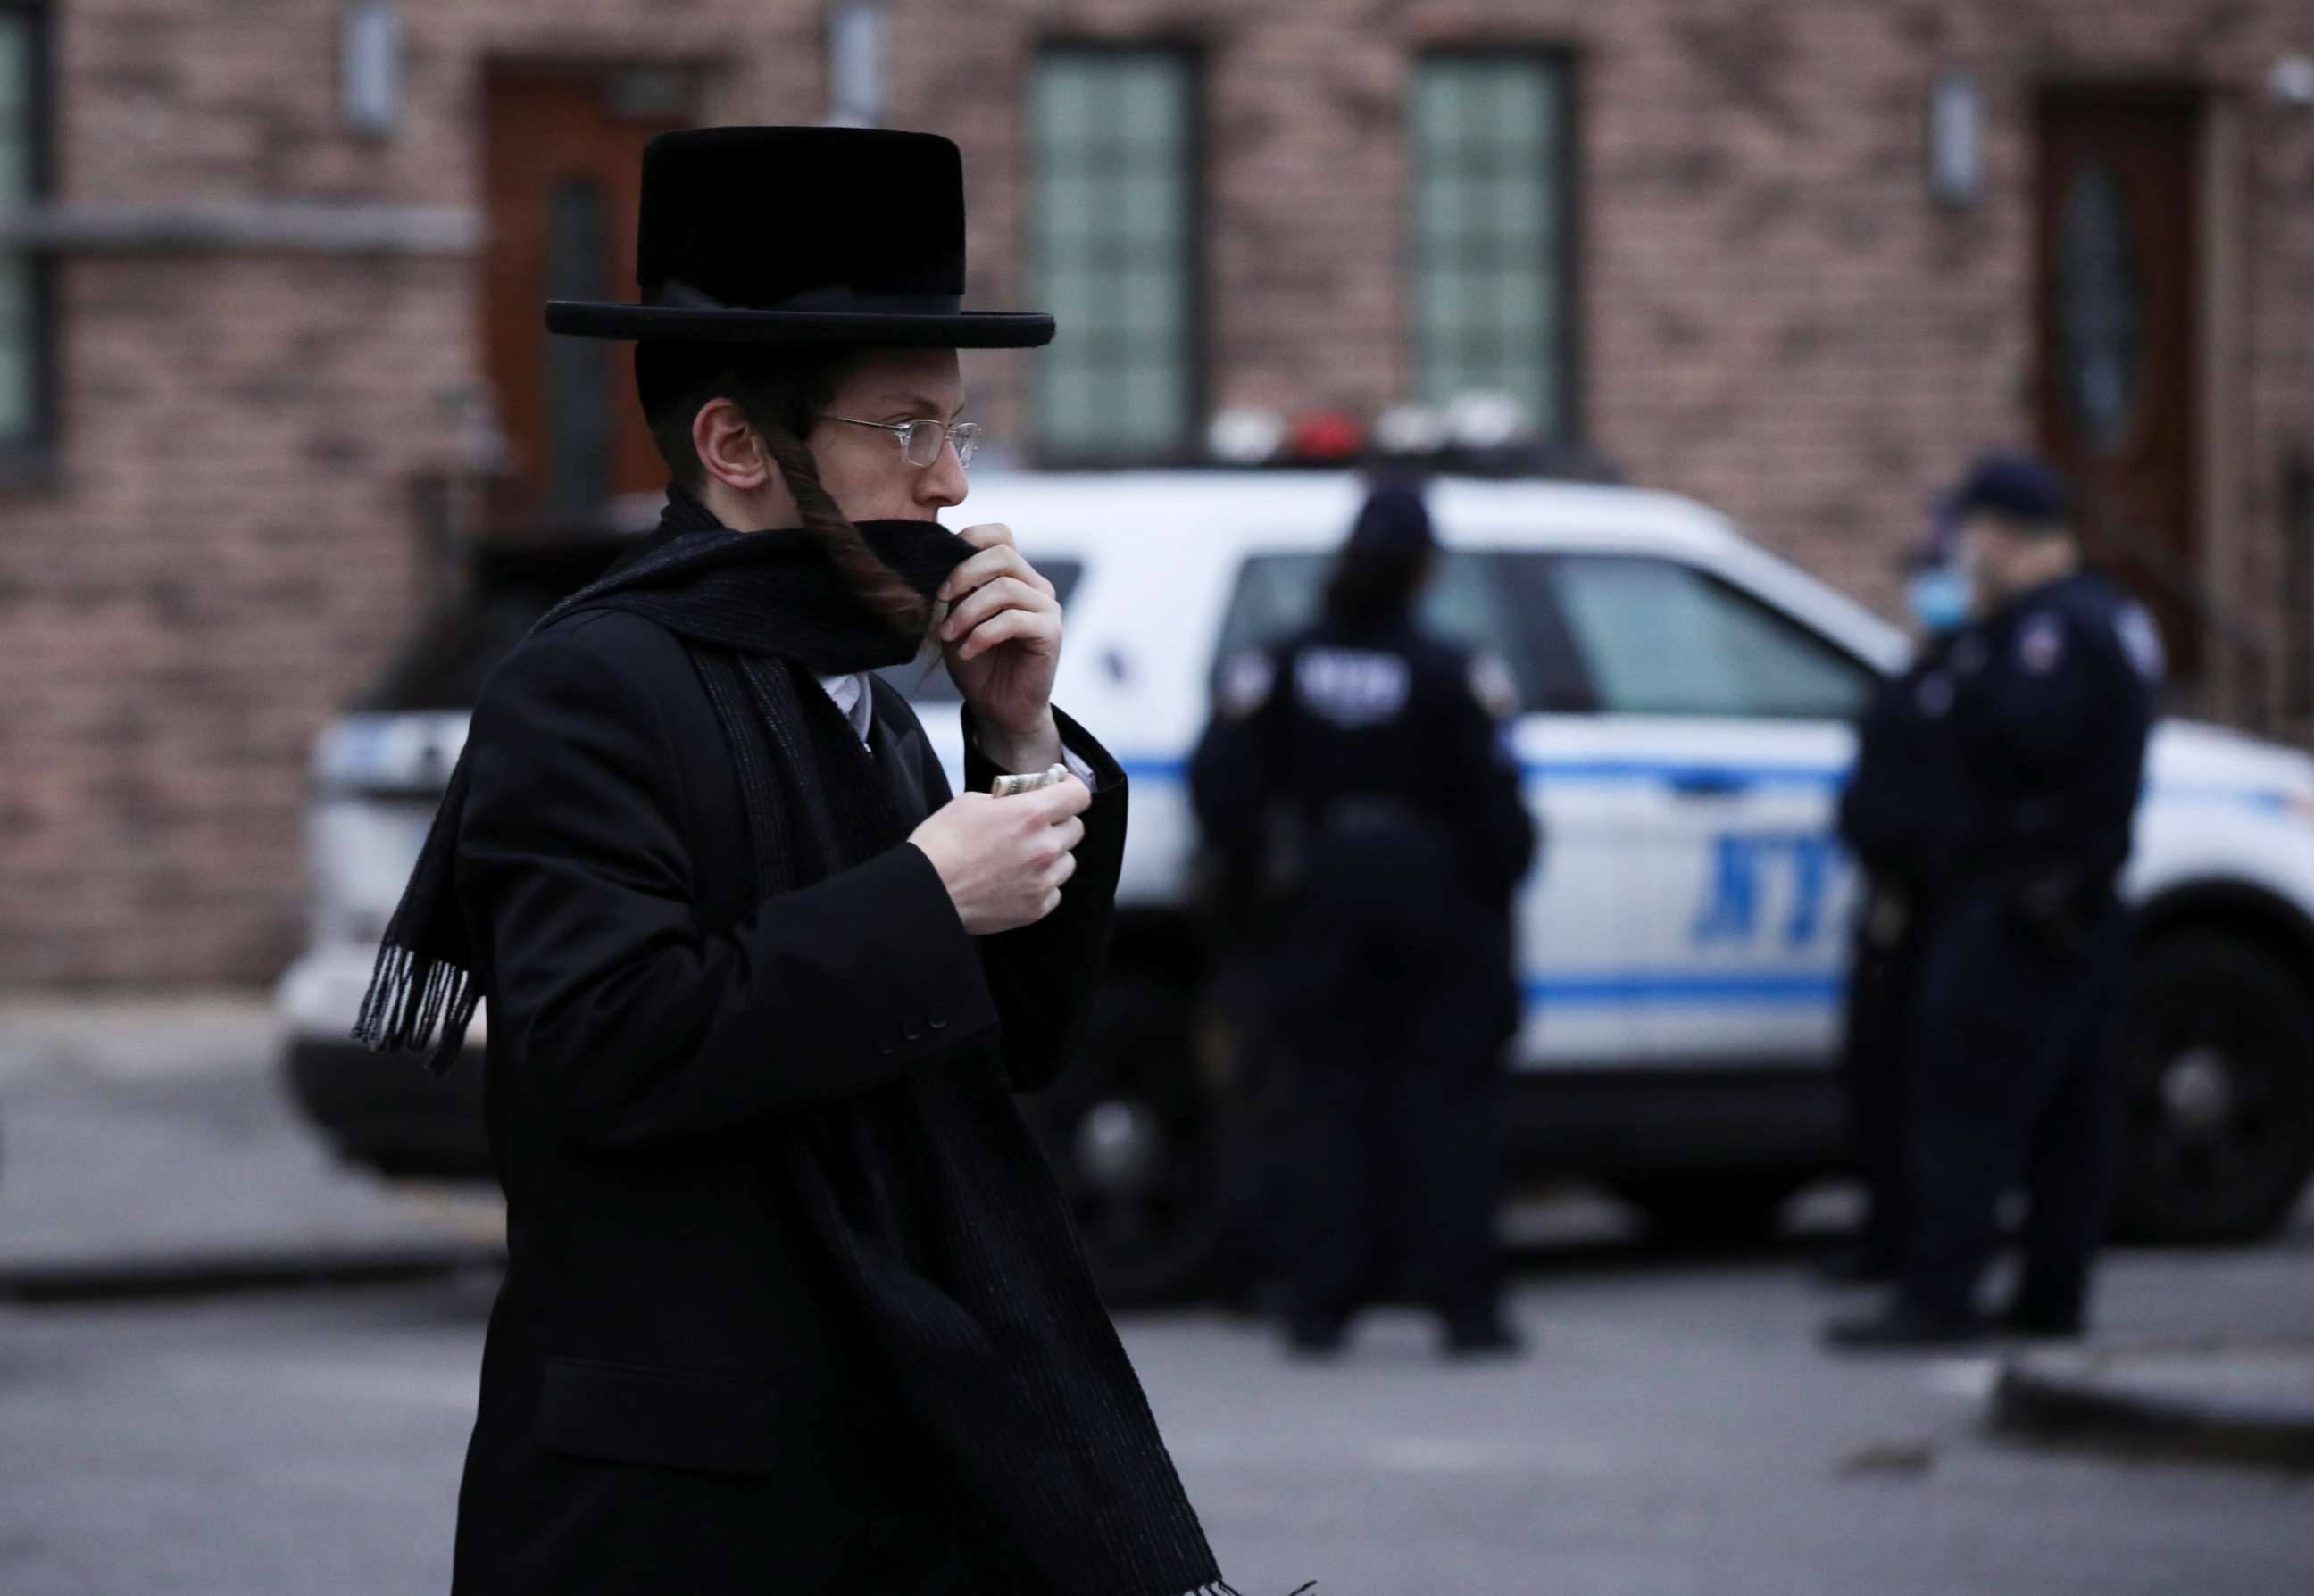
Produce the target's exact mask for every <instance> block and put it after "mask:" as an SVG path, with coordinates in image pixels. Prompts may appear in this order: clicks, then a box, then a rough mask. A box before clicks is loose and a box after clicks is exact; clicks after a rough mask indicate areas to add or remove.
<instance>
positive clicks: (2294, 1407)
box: [1992, 1341, 2314, 1470]
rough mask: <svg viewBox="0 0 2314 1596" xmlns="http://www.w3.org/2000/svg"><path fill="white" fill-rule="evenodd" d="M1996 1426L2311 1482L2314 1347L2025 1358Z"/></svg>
mask: <svg viewBox="0 0 2314 1596" xmlns="http://www.w3.org/2000/svg"><path fill="white" fill-rule="evenodd" d="M1992 1423H1993V1425H1994V1427H1995V1428H1997V1429H2000V1430H2004V1431H2008V1432H2009V1433H2015V1434H2019V1435H2025V1436H2029V1437H2031V1438H2033V1439H2036V1440H2041V1441H2050V1442H2066V1443H2070V1444H2074V1445H2085V1446H2093V1447H2100V1448H2106V1449H2111V1450H2114V1451H2126V1452H2131V1453H2136V1454H2140V1455H2152V1456H2160V1457H2169V1458H2182V1459H2201V1460H2207V1461H2216V1462H2229V1463H2248V1464H2257V1465H2261V1466H2265V1467H2268V1468H2287V1469H2293V1470H2314V1341H2264V1342H2189V1343H2170V1344H2156V1345H2141V1346H2130V1347H2112V1348H2097V1349H2081V1348H2064V1349H2053V1350H2048V1351H2040V1352H2033V1353H2027V1354H2023V1355H2022V1356H2019V1357H2018V1358H2016V1359H2014V1360H2012V1361H2011V1362H2009V1363H2008V1364H2007V1365H2006V1366H2005V1367H2004V1368H2003V1369H2002V1370H2001V1371H2000V1379H1999V1380H1998V1381H1996V1383H1995V1384H1994V1387H1993V1391H1992Z"/></svg>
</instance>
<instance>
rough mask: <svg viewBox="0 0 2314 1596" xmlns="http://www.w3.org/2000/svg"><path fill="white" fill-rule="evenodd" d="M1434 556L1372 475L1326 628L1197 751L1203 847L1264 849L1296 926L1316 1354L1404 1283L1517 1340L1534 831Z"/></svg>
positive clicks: (1460, 1316)
mask: <svg viewBox="0 0 2314 1596" xmlns="http://www.w3.org/2000/svg"><path fill="white" fill-rule="evenodd" d="M1434 554H1435V543H1434V542H1433V539H1432V534H1431V527H1430V517H1429V515H1428V512H1427V511H1426V508H1425V507H1424V504H1423V501H1422V498H1421V496H1420V494H1419V492H1418V490H1417V489H1414V488H1412V487H1411V486H1409V485H1405V484H1400V483H1385V484H1383V485H1382V486H1380V487H1378V488H1376V489H1374V491H1373V495H1372V497H1371V498H1369V499H1368V501H1367V502H1366V504H1365V507H1364V508H1363V510H1362V511H1361V512H1360V514H1359V516H1358V518H1357V522H1356V525H1355V527H1354V528H1353V530H1352V532H1351V533H1350V536H1349V540H1348V542H1347V544H1346V545H1345V547H1344V548H1343V550H1342V551H1341V553H1340V555H1339V556H1338V560H1337V561H1336V563H1335V566H1334V569H1333V572H1332V575H1331V578H1330V580H1329V584H1328V586H1327V588H1326V592H1325V603H1324V613H1323V615H1322V617H1321V618H1320V620H1319V622H1317V623H1316V624H1315V625H1314V626H1312V627H1310V628H1309V629H1307V630H1303V631H1301V632H1298V633H1296V634H1294V635H1293V636H1291V637H1288V638H1286V639H1283V640H1280V641H1276V642H1274V643H1272V644H1270V645H1268V646H1267V647H1264V648H1258V649H1253V650H1249V651H1247V652H1245V653H1243V654H1241V655H1240V656H1238V657H1235V658H1232V659H1231V660H1229V661H1227V662H1225V664H1224V666H1223V679H1222V682H1221V684H1220V692H1219V695H1218V701H1217V704H1216V710H1215V715H1214V721H1213V723H1212V725H1211V726H1210V727H1208V728H1207V730H1206V736H1205V737H1204V739H1203V740H1202V741H1201V742H1200V744H1199V745H1198V748H1197V754H1196V756H1195V758H1194V759H1193V761H1192V763H1191V765H1190V772H1189V778H1190V783H1191V789H1192V793H1193V796H1194V798H1195V800H1196V803H1197V813H1198V816H1199V819H1200V820H1201V822H1202V823H1203V824H1204V825H1205V827H1206V836H1207V839H1208V842H1209V843H1211V844H1212V845H1213V846H1214V848H1215V850H1216V851H1218V852H1220V853H1221V854H1222V855H1223V857H1231V858H1237V859H1241V860H1245V859H1260V860H1265V861H1266V863H1265V865H1264V866H1263V868H1264V869H1266V870H1267V873H1268V875H1269V877H1270V878H1271V880H1272V881H1273V882H1274V883H1275V884H1276V887H1277V895H1278V896H1279V898H1280V900H1281V907H1282V910H1283V913H1284V917H1285V930H1284V932H1283V935H1282V936H1281V937H1280V939H1279V945H1278V948H1277V950H1276V955H1275V957H1274V958H1273V959H1272V961H1271V962H1270V966H1269V969H1270V977H1269V981H1268V983H1267V985H1268V995H1269V1001H1270V1005H1271V1019H1272V1024H1271V1026H1270V1027H1269V1043H1268V1045H1269V1047H1270V1049H1271V1050H1272V1054H1273V1058H1272V1061H1271V1063H1272V1067H1273V1068H1276V1069H1277V1070H1280V1071H1283V1074H1284V1077H1285V1082H1284V1096H1285V1099H1286V1102H1287V1105H1288V1107H1287V1110H1286V1113H1285V1124H1284V1125H1283V1127H1282V1133H1281V1134H1280V1135H1279V1136H1278V1137H1277V1138H1276V1147H1277V1150H1278V1158H1279V1164H1280V1167H1279V1168H1278V1170H1277V1173H1278V1175H1279V1176H1280V1177H1281V1178H1280V1179H1279V1180H1278V1181H1277V1182H1276V1186H1275V1188H1274V1189H1275V1190H1276V1195H1277V1196H1278V1198H1279V1201H1278V1204H1277V1209H1278V1213H1279V1219H1280V1223H1281V1226H1282V1230H1283V1238H1282V1239H1283V1240H1284V1242H1285V1245H1284V1246H1283V1247H1281V1248H1277V1249H1276V1253H1277V1255H1278V1256H1279V1257H1281V1259H1282V1261H1283V1264H1284V1267H1285V1274H1286V1277H1287V1278H1286V1283H1285V1284H1286V1330H1287V1335H1288V1339H1289V1341H1290V1343H1291V1344H1292V1345H1293V1346H1294V1347H1295V1348H1296V1349H1298V1350H1300V1351H1303V1352H1305V1353H1326V1352H1331V1351H1334V1350H1336V1349H1338V1347H1339V1346H1340V1345H1341V1344H1342V1341H1343V1338H1344V1336H1345V1333H1346V1330H1347V1325H1348V1322H1349V1319H1350V1318H1351V1316H1352V1314H1353V1313H1354V1312H1355V1311H1356V1309H1358V1308H1359V1307H1360V1306H1361V1305H1363V1304H1364V1303H1365V1302H1366V1301H1371V1300H1373V1298H1375V1297H1376V1296H1378V1295H1380V1294H1382V1293H1383V1292H1388V1291H1391V1290H1392V1289H1393V1288H1395V1289H1396V1290H1397V1291H1398V1292H1402V1293H1404V1294H1406V1295H1409V1296H1411V1297H1412V1298H1414V1299H1415V1300H1417V1301H1421V1302H1423V1303H1425V1304H1426V1305H1427V1306H1429V1307H1431V1308H1432V1309H1435V1311H1436V1312H1437V1313H1438V1314H1439V1315H1440V1316H1441V1317H1442V1318H1443V1320H1444V1330H1445V1344H1446V1346H1447V1348H1448V1349H1449V1350H1450V1351H1454V1352H1464V1353H1476V1352H1496V1351H1508V1350H1514V1349H1515V1346H1516V1341H1515V1337H1514V1336H1512V1335H1511V1333H1510V1331H1509V1329H1508V1328H1507V1327H1506V1325H1505V1324H1504V1322H1503V1319H1502V1317H1501V1314H1500V1310H1499V1304H1498V1300H1497V1299H1498V1292H1499V1281H1498V1271H1497V1259H1496V1249H1495V1241H1494V1210H1495V1202H1496V1195H1497V1184H1498V1181H1497V1168H1498V1165H1499V1162H1500V1160H1499V1155H1498V1152H1497V1140H1498V1138H1499V1135H1500V1104H1499V1101H1498V1098H1499V1084H1500V1059H1501V1052H1502V1048H1503V1045H1504V1043H1505V1042H1506V1039H1507V1038H1508V1037H1509V1036H1510V1034H1511V1032H1512V1031H1513V1030H1514V1029H1515V1026H1516V1023H1517V1018H1518V1013H1519V1001H1518V990H1517V986H1516V983H1515V974H1514V967H1513V961H1512V946H1511V922H1510V910H1511V895H1512V889H1513V888H1514V887H1515V886H1516V884H1517V882H1518V880H1519V878H1520V877H1522V876H1524V874H1525V872H1526V869H1527V867H1528V865H1529V863H1530V862H1531V860H1532V856H1533V852H1534V846H1535V836H1534V827H1533V824H1532V820H1531V819H1530V818H1529V816H1528V815H1527V811H1526V807H1525V805H1524V802H1523V801H1522V799H1521V795H1520V790H1519V775H1518V769H1517V766H1516V763H1515V761H1514V760H1513V759H1512V757H1511V755H1510V754H1509V752H1508V750H1507V747H1506V741H1505V738H1504V736H1503V732H1502V726H1501V722H1502V721H1503V720H1504V719H1506V718H1507V717H1508V716H1509V715H1510V714H1511V713H1513V712H1514V710H1515V692H1514V691H1513V689H1512V687H1511V685H1510V679H1509V675H1508V673H1507V671H1506V670H1505V669H1504V667H1503V666H1502V665H1501V664H1500V662H1499V661H1495V660H1492V659H1488V658H1484V657H1481V658H1476V659H1474V658H1473V657H1471V655H1470V654H1468V653H1466V652H1464V651H1463V650H1462V649H1459V648H1454V647H1453V646H1451V645H1449V644H1447V643H1444V642H1442V641H1440V640H1438V639H1434V638H1432V637H1431V636H1429V635H1428V634H1427V633H1426V632H1425V631H1424V630H1421V629H1420V628H1419V627H1418V625H1417V624H1416V622H1415V619H1414V613H1413V612H1414V605H1415V601H1416V599H1417V597H1418V595H1419V594H1420V592H1421V590H1422V587H1423V586H1424V583H1425V582H1426V579H1427V578H1428V576H1429V574H1430V570H1431V566H1432V560H1433V557H1434Z"/></svg>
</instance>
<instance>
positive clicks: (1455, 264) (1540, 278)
mask: <svg viewBox="0 0 2314 1596" xmlns="http://www.w3.org/2000/svg"><path fill="white" fill-rule="evenodd" d="M1560 72H1561V69H1560V67H1559V66H1557V65H1556V64H1555V63H1552V62H1550V61H1547V60H1539V59H1516V58H1514V59H1507V60H1506V59H1477V58H1472V57H1457V56H1435V57H1426V58H1425V59H1423V60H1422V61H1421V62H1420V63H1419V65H1418V67H1417V69H1416V77H1415V84H1414V93H1413V96H1412V98H1413V113H1412V121H1413V126H1412V128H1411V129H1410V137H1411V142H1412V145H1413V155H1414V172H1413V183H1414V193H1413V199H1412V216H1411V222H1412V225H1413V227H1414V229H1415V241H1414V242H1415V248H1414V251H1413V255H1414V260H1415V275H1416V282H1415V285H1414V292H1413V295H1412V299H1413V307H1414V315H1413V322H1414V325H1413V329H1412V331H1413V334H1414V339H1415V350H1416V358H1415V369H1416V371H1417V372H1418V375H1419V379H1420V382H1421V384H1422V391H1421V395H1420V396H1421V397H1422V398H1424V399H1426V400H1429V401H1433V402H1443V401H1449V400H1452V399H1453V398H1454V397H1455V396H1456V395H1458V394H1461V393H1463V392H1469V391H1470V390H1471V389H1474V388H1489V389H1497V390H1501V391H1503V392H1508V393H1511V394H1513V395H1515V397H1516V398H1518V399H1519V400H1520V401H1521V402H1522V403H1523V404H1524V405H1525V406H1526V408H1527V410H1528V412H1529V413H1530V414H1531V415H1532V416H1533V417H1534V418H1535V419H1536V422H1537V424H1538V426H1539V427H1540V428H1541V429H1542V430H1543V431H1544V432H1545V434H1546V435H1547V434H1549V433H1550V431H1551V430H1552V429H1554V428H1556V426H1557V424H1558V419H1559V418H1558V415H1557V407H1556V404H1555V402H1554V400H1553V396H1554V395H1555V394H1556V392H1558V389H1559V382H1560V367H1561V366H1562V365H1563V363H1564V359H1565V357H1564V353H1563V350H1562V348H1561V342H1560V338H1559V332H1560V329H1561V327H1562V325H1563V322H1564V317H1563V316H1562V315H1561V313H1560V307H1559V293H1560V278H1559V271H1558V261H1557V258H1556V256H1557V251H1558V249H1559V237H1560V216H1561V212H1562V209H1563V207H1564V206H1565V203H1566V198H1565V195H1564V193H1563V191H1562V188H1561V183H1560V179H1559V151H1558V148H1557V122H1558V117H1559V93H1560V89H1561V82H1560Z"/></svg>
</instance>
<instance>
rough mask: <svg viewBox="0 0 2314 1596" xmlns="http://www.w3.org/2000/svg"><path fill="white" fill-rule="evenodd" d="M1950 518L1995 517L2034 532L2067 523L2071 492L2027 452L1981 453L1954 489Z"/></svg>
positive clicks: (2061, 527) (2058, 528)
mask: <svg viewBox="0 0 2314 1596" xmlns="http://www.w3.org/2000/svg"><path fill="white" fill-rule="evenodd" d="M1950 502H1951V506H1952V509H1953V513H1954V515H1955V516H1956V517H1958V518H1963V519H1965V518H1966V517H1968V516H2000V518H2001V519H2002V520H2004V521H2009V522H2013V523H2015V524H2016V525H2018V526H2021V527H2025V528H2027V529H2030V530H2033V531H2038V532H2062V531H2063V530H2065V528H2066V527H2067V526H2068V525H2070V524H2071V516H2072V510H2073V491H2072V489H2071V487H2070V486H2069V485H2068V484H2067V483H2066V481H2065V479H2064V478H2063V477H2062V476H2061V475H2059V474H2058V473H2057V472H2055V471H2053V470H2052V469H2051V468H2050V467H2049V466H2047V465H2045V464H2044V463H2042V462H2040V461H2038V460H2036V459H2035V458H2034V457H2033V456H2032V455H2030V454H1986V455H1983V456H1981V457H1980V458H1979V459H1978V460H1977V462H1976V463H1975V464H1974V465H1973V466H1971V467H1970V468H1969V473H1968V475H1967V476H1966V477H1965V478H1963V479H1962V480H1961V483H1960V486H1959V487H1957V488H1956V489H1953V494H1952V498H1951V501H1950Z"/></svg>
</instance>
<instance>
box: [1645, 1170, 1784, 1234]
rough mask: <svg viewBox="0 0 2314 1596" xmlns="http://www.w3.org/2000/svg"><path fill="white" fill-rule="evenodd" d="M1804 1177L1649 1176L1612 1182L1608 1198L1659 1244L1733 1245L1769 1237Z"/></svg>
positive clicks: (1758, 1174)
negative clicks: (1634, 1212) (1627, 1207)
mask: <svg viewBox="0 0 2314 1596" xmlns="http://www.w3.org/2000/svg"><path fill="white" fill-rule="evenodd" d="M1806 1184H1807V1177H1805V1176H1801V1175H1795V1174H1791V1173H1788V1172H1787V1171H1784V1170H1770V1171H1761V1172H1756V1173H1744V1174H1728V1175H1678V1176H1651V1177H1646V1178H1636V1177H1634V1178H1627V1179H1623V1180H1618V1181H1616V1182H1614V1183H1613V1186H1612V1190H1613V1191H1614V1194H1615V1195H1617V1196H1619V1197H1621V1198H1622V1199H1623V1200H1624V1201H1625V1202H1627V1203H1629V1204H1631V1205H1632V1206H1633V1207H1635V1208H1637V1209H1638V1210H1639V1212H1642V1213H1644V1214H1646V1215H1647V1223H1648V1225H1649V1226H1650V1227H1652V1228H1653V1230H1655V1232H1656V1235H1657V1236H1658V1237H1659V1238H1661V1239H1664V1240H1666V1241H1672V1242H1676V1243H1679V1244H1681V1245H1683V1246H1700V1247H1734V1246H1738V1245H1741V1244H1743V1243H1744V1242H1751V1241H1759V1240H1762V1239H1765V1238H1766V1237H1768V1236H1769V1235H1771V1234H1772V1233H1773V1232H1774V1230H1775V1228H1776V1221H1777V1220H1778V1219H1779V1218H1780V1217H1781V1216H1782V1213H1783V1209H1784V1204H1785V1203H1786V1202H1787V1201H1788V1200H1789V1199H1790V1197H1791V1195H1792V1194H1793V1193H1795V1192H1797V1191H1798V1190H1799V1189H1800V1187H1801V1186H1805V1185H1806Z"/></svg>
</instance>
